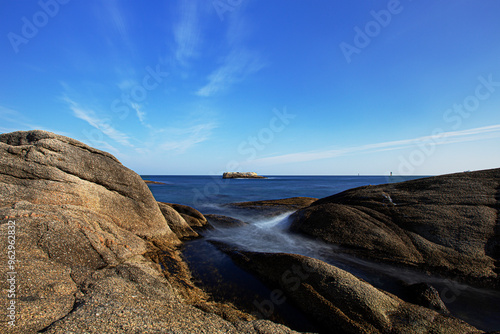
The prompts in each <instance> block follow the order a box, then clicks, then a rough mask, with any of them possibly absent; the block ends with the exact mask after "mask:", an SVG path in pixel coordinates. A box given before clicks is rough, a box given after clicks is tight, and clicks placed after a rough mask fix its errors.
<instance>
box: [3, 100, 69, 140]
mask: <svg viewBox="0 0 500 334" xmlns="http://www.w3.org/2000/svg"><path fill="white" fill-rule="evenodd" d="M0 120H1V122H2V125H3V126H2V127H0V132H2V133H6V132H14V131H27V130H45V131H50V132H54V133H58V134H60V135H63V136H68V135H69V134H68V133H66V132H64V131H58V130H54V129H50V128H47V127H45V126H41V125H39V124H35V123H33V121H32V120H31V119H29V118H28V117H26V116H25V115H24V114H23V113H21V112H19V111H17V110H13V109H10V108H6V107H3V106H0Z"/></svg>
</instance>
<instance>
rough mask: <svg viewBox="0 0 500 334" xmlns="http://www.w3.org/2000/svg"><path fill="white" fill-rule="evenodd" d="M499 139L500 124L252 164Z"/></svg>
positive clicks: (300, 160)
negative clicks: (423, 145)
mask: <svg viewBox="0 0 500 334" xmlns="http://www.w3.org/2000/svg"><path fill="white" fill-rule="evenodd" d="M498 137H500V124H496V125H490V126H485V127H480V128H474V129H468V130H461V131H449V132H441V133H438V134H436V135H430V136H423V137H418V138H413V139H404V140H395V141H388V142H382V143H375V144H366V145H360V146H354V147H347V148H340V149H332V150H323V151H308V152H298V153H291V154H283V155H277V156H272V157H266V158H261V159H256V160H253V161H252V163H260V164H264V165H275V164H288V163H297V162H306V161H315V160H321V159H328V158H335V157H339V156H343V155H346V154H351V153H373V152H380V151H393V150H401V149H405V148H409V147H414V146H415V145H419V144H420V145H422V144H432V145H436V146H437V145H446V144H454V143H462V142H470V141H478V140H484V139H491V138H498Z"/></svg>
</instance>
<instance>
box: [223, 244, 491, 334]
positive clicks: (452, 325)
mask: <svg viewBox="0 0 500 334" xmlns="http://www.w3.org/2000/svg"><path fill="white" fill-rule="evenodd" d="M219 247H220V248H221V249H223V250H224V251H225V252H227V253H228V254H230V255H231V256H232V258H233V259H234V260H235V261H236V263H237V264H239V265H240V266H242V267H243V268H245V269H247V270H249V271H251V272H253V273H254V274H256V275H257V276H259V277H261V278H262V279H263V280H264V281H266V282H268V284H270V285H272V286H273V287H274V288H275V290H273V292H272V293H271V295H270V296H269V300H267V301H263V302H261V309H262V312H264V313H266V312H267V313H271V312H272V311H273V309H274V306H275V305H276V304H279V303H281V302H283V301H284V300H285V299H286V298H289V299H291V300H293V302H294V303H295V304H296V305H297V306H298V307H299V308H301V309H302V310H303V311H304V312H305V313H306V314H308V315H309V316H310V317H311V318H312V319H314V321H315V322H316V323H317V324H319V325H321V326H322V328H323V332H325V333H481V332H482V331H479V330H477V329H476V328H474V327H473V326H471V325H469V324H467V323H465V322H464V321H461V320H459V319H456V318H453V317H450V316H447V315H443V314H441V313H438V312H436V311H434V310H431V309H429V308H425V307H422V306H418V305H414V304H411V303H408V302H405V301H403V300H401V299H399V298H398V297H396V296H394V295H392V294H389V293H387V292H385V291H382V290H378V289H376V288H375V287H373V286H372V285H370V284H368V283H367V282H365V281H362V280H360V279H358V278H357V277H355V276H354V275H352V274H350V273H348V272H346V271H344V270H341V269H339V268H337V267H335V266H332V265H329V264H327V263H325V262H322V261H319V260H316V259H312V258H308V257H305V256H301V255H293V254H284V253H274V254H270V253H255V252H243V251H238V250H235V249H234V248H231V247H228V246H225V245H220V244H219Z"/></svg>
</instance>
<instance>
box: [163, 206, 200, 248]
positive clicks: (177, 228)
mask: <svg viewBox="0 0 500 334" xmlns="http://www.w3.org/2000/svg"><path fill="white" fill-rule="evenodd" d="M158 206H159V207H160V210H161V213H162V214H163V216H164V217H165V220H166V221H167V223H168V226H169V227H170V229H171V230H172V231H173V232H174V233H175V235H177V237H178V238H179V239H181V240H186V239H193V238H197V237H199V236H200V235H199V234H198V233H196V232H195V231H194V230H193V229H192V228H191V227H190V226H189V224H188V223H187V222H186V220H185V219H184V218H183V217H182V216H181V215H180V214H179V213H178V212H177V211H175V209H174V208H173V207H172V206H171V205H170V204H167V203H163V202H158Z"/></svg>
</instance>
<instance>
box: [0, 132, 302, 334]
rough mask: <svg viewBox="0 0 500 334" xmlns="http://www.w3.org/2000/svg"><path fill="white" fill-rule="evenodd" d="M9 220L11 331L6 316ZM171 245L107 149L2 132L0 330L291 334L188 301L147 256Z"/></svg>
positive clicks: (138, 186)
mask: <svg viewBox="0 0 500 334" xmlns="http://www.w3.org/2000/svg"><path fill="white" fill-rule="evenodd" d="M175 217H176V218H179V217H180V216H179V215H177V216H175ZM167 219H169V217H167ZM9 221H10V222H15V240H16V243H15V259H16V262H15V270H16V272H17V274H16V290H15V294H16V299H15V300H16V320H15V321H16V327H9V325H8V324H7V321H8V318H7V317H6V314H5V312H6V307H7V305H8V303H9V302H10V300H9V299H8V297H7V296H8V293H7V292H8V290H9V285H8V284H7V281H6V280H5V279H4V277H6V272H7V268H6V265H5V264H6V263H7V260H8V258H7V256H9V255H8V254H7V252H6V251H5V250H7V249H8V246H9V244H8V235H9V231H10V230H9V227H8V226H9ZM11 225H12V223H11ZM179 244H180V241H179V239H178V237H177V236H176V235H175V234H174V232H173V231H172V230H171V229H170V228H169V224H168V222H167V221H166V219H165V217H164V215H163V214H162V212H161V210H160V208H159V206H158V204H157V202H156V201H155V199H154V197H153V195H152V194H151V192H150V191H149V188H148V187H147V185H146V184H145V183H144V182H143V181H142V179H141V178H140V177H139V175H137V174H136V173H134V172H133V171H131V170H129V169H127V168H126V167H124V166H123V165H121V164H120V163H119V162H118V160H117V159H116V158H115V157H113V156H112V155H110V154H108V153H105V152H102V151H99V150H97V149H94V148H91V147H89V146H87V145H85V144H82V143H80V142H78V141H76V140H73V139H71V138H67V137H63V136H60V135H56V134H53V133H49V132H45V131H28V132H24V131H20V132H14V133H8V134H2V135H0V249H2V250H3V251H2V252H0V263H1V264H2V266H1V269H0V274H1V276H2V280H1V282H0V288H1V294H0V307H1V309H2V311H0V327H1V328H2V330H1V331H2V332H4V330H5V329H6V332H8V333H36V332H39V331H42V330H43V331H45V332H47V333H241V332H245V333H269V332H272V333H292V332H293V331H291V330H290V329H288V328H286V327H284V326H281V325H278V324H274V323H272V322H269V321H233V322H229V321H226V320H223V319H222V318H221V317H220V316H218V315H216V314H214V313H207V312H204V311H201V310H200V309H198V308H195V307H193V306H191V305H189V304H188V303H186V302H185V301H184V299H183V298H182V296H181V294H180V293H178V291H177V290H176V289H175V288H174V287H173V286H172V284H171V282H170V281H169V279H167V278H165V275H163V274H162V272H161V269H160V266H159V264H157V263H155V262H153V261H152V260H151V259H152V258H155V257H156V258H159V257H161V256H163V254H168V253H169V252H171V253H172V252H174V251H175V248H176V247H177V246H178V245H179ZM152 254H153V255H154V256H152ZM172 254H173V253H172Z"/></svg>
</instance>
